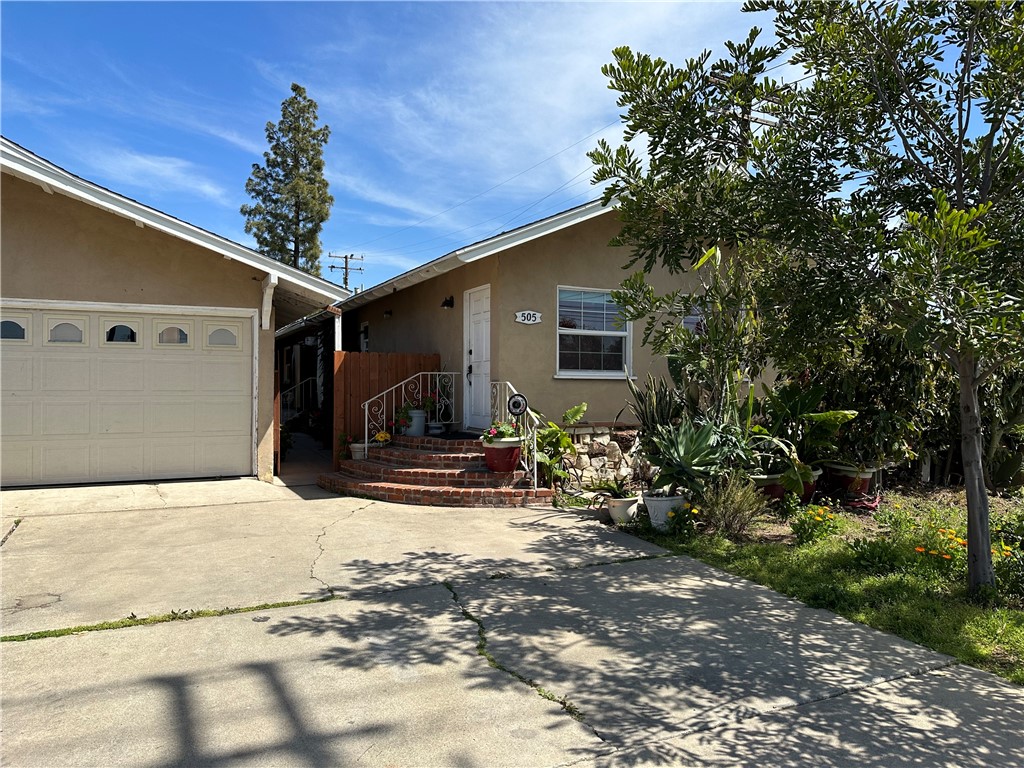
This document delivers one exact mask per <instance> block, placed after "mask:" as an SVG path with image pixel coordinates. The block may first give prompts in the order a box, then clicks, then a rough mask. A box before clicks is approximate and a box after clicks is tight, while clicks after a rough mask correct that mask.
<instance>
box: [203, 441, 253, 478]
mask: <svg viewBox="0 0 1024 768" xmlns="http://www.w3.org/2000/svg"><path fill="white" fill-rule="evenodd" d="M199 450H200V451H201V454H200V456H199V461H200V462H201V463H202V464H203V465H204V466H207V467H213V468H216V471H215V472H214V474H216V475H237V474H239V473H240V472H241V471H243V470H240V467H247V466H248V465H249V447H248V445H246V441H244V440H239V439H238V438H206V439H204V440H201V441H200V442H199Z"/></svg>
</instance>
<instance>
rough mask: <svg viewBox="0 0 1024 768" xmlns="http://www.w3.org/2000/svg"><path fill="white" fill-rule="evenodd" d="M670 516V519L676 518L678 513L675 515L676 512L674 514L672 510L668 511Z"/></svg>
mask: <svg viewBox="0 0 1024 768" xmlns="http://www.w3.org/2000/svg"><path fill="white" fill-rule="evenodd" d="M668 516H669V517H675V516H676V513H675V512H673V511H672V510H671V509H670V510H669V511H668Z"/></svg>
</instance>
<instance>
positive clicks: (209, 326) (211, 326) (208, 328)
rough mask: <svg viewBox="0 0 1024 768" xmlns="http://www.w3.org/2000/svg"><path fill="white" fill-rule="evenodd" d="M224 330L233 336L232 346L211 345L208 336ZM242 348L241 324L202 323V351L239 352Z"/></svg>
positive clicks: (206, 321)
mask: <svg viewBox="0 0 1024 768" xmlns="http://www.w3.org/2000/svg"><path fill="white" fill-rule="evenodd" d="M222 329H223V330H226V331H229V332H230V333H232V334H234V336H235V343H234V344H211V343H210V335H211V334H212V333H213V332H214V331H219V330H222ZM241 348H242V324H241V323H217V322H212V321H210V320H204V321H203V349H209V350H214V351H217V352H221V351H223V352H230V351H236V352H237V351H240V350H241Z"/></svg>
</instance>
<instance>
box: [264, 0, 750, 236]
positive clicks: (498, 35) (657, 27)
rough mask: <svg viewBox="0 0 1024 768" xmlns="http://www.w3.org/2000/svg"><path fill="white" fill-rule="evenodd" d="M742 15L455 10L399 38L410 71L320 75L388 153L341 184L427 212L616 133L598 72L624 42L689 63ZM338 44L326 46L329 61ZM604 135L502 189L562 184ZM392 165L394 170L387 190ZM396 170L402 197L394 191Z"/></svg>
mask: <svg viewBox="0 0 1024 768" xmlns="http://www.w3.org/2000/svg"><path fill="white" fill-rule="evenodd" d="M735 11H736V9H735V7H734V6H732V5H725V6H722V5H718V6H716V5H715V4H707V3H703V4H697V3H694V4H682V5H681V4H678V3H632V4H619V3H609V4H603V3H593V4H568V3H567V4H562V3H538V4H531V3H526V4H514V5H513V4H468V5H465V6H463V5H459V4H457V5H456V6H455V7H454V10H453V7H452V6H446V11H445V16H444V23H445V25H446V28H447V33H446V34H444V35H439V34H430V33H429V32H425V33H424V35H423V36H422V37H420V38H413V39H410V40H409V41H408V44H407V45H401V46H396V47H395V50H394V53H393V54H392V57H393V58H392V59H391V60H389V62H388V64H389V69H390V70H392V71H394V72H398V73H401V76H400V77H397V78H393V79H386V78H384V77H383V76H382V77H380V78H375V79H374V82H373V83H372V85H371V84H369V83H367V82H366V80H365V79H360V78H353V79H352V81H351V82H349V81H347V80H346V79H345V78H341V79H332V80H329V81H328V80H326V79H321V80H319V81H317V82H315V85H314V86H312V87H311V92H312V91H314V90H315V92H316V93H315V96H316V98H317V99H318V101H319V102H320V105H321V115H322V116H323V117H324V118H325V119H327V120H328V121H331V122H334V123H338V124H340V125H343V126H345V129H347V130H350V131H352V132H355V133H356V134H357V135H358V138H359V140H360V141H361V142H362V144H363V145H364V146H366V147H368V148H370V147H372V148H373V149H374V150H375V151H376V152H377V153H379V155H380V160H378V161H376V162H372V163H371V162H369V161H366V162H360V158H359V157H353V158H350V160H351V162H349V163H346V169H347V173H346V177H345V180H344V184H343V186H344V187H345V188H346V189H347V190H348V191H349V192H350V193H351V194H353V195H357V196H363V197H364V199H365V200H367V201H370V202H374V203H378V204H380V205H386V206H392V207H394V208H396V209H398V210H402V211H405V212H410V213H412V212H415V213H417V214H423V215H429V214H430V213H436V212H437V211H439V210H443V209H444V208H446V207H448V206H449V205H451V204H454V203H455V202H458V201H459V200H460V199H465V198H466V197H469V196H472V195H474V194H477V193H479V192H481V191H483V190H486V189H487V188H488V187H489V186H492V185H493V184H496V183H499V182H501V181H503V180H504V179H507V178H508V177H510V176H513V175H514V174H517V173H519V172H520V171H522V170H524V169H525V168H528V167H529V166H531V165H533V164H535V163H538V162H540V161H542V160H544V158H547V157H548V156H550V155H553V154H555V153H556V152H558V151H559V150H561V149H563V148H565V147H568V146H569V145H570V144H573V143H574V142H576V141H578V140H579V139H581V138H582V137H584V136H586V135H588V134H590V133H593V132H594V131H596V130H598V129H602V128H603V130H602V131H601V134H600V136H604V137H606V138H608V140H609V141H611V142H612V143H617V142H618V141H619V139H620V138H621V128H620V126H619V125H618V120H617V116H618V108H617V107H616V105H615V95H614V94H613V93H612V92H610V91H609V90H608V89H607V80H606V79H605V77H604V76H603V75H602V74H601V72H600V68H601V66H602V65H603V64H604V63H607V62H608V61H610V60H611V58H612V53H611V51H612V49H613V48H614V47H616V46H618V45H623V44H628V45H630V46H632V47H633V48H634V49H635V50H643V51H646V52H651V53H653V54H657V55H662V56H664V57H665V58H668V59H670V60H674V61H677V62H681V60H682V59H683V58H685V57H686V56H687V55H695V54H696V53H698V52H699V51H700V50H701V49H702V48H703V42H702V41H703V40H707V39H710V40H716V41H717V40H721V39H722V34H721V32H720V31H719V30H717V29H716V24H717V23H718V22H719V21H720V20H721V19H722V18H724V17H726V16H735ZM744 21H745V20H744ZM744 30H745V26H744ZM452 40H458V45H457V46H456V45H452V42H451V41H452ZM343 50H344V51H345V52H349V50H350V49H349V48H345V49H343ZM332 53H333V51H331V50H330V49H321V50H319V51H318V52H317V55H318V57H319V60H320V63H321V65H323V60H324V58H326V57H329V56H330V55H331V54H332ZM426 62H429V65H427V64H426ZM323 71H331V70H330V67H327V66H324V68H323ZM266 74H267V75H268V77H269V76H274V77H277V78H280V76H281V73H280V72H279V71H277V70H273V71H268V72H267V73H266ZM385 74H386V73H385ZM339 82H340V84H339ZM609 124H612V125H609ZM604 126H608V127H606V128H605V127H604ZM337 135H338V131H337V130H335V136H337ZM600 136H594V137H592V138H591V139H589V140H587V141H585V142H583V143H581V144H580V145H578V146H576V147H573V148H572V149H570V150H568V151H566V152H564V153H561V154H558V155H557V156H556V157H554V158H552V159H551V160H549V161H547V162H544V163H542V164H541V165H540V166H539V167H538V168H536V169H533V170H532V171H530V172H529V173H527V174H524V175H522V176H520V177H518V178H516V179H515V180H514V181H512V182H509V183H508V184H507V185H503V186H502V188H501V190H500V192H498V193H497V195H495V196H498V195H504V196H507V197H510V198H516V197H522V198H527V197H531V196H537V197H539V196H541V195H544V194H547V193H549V192H551V191H552V190H555V189H556V188H557V187H558V186H559V185H560V184H562V183H564V182H566V181H567V180H568V179H571V178H573V177H574V176H576V174H578V173H580V171H581V170H582V169H585V168H588V167H589V160H588V159H587V158H586V152H587V151H589V150H590V149H592V148H593V147H594V146H595V145H596V143H597V139H598V138H599V137H600ZM333 140H334V139H332V141H333ZM382 162H383V163H384V165H385V166H386V171H387V174H388V178H390V179H391V180H392V181H391V183H390V184H389V185H388V186H389V188H390V189H389V190H387V191H384V192H382V190H381V189H380V186H381V185H380V183H379V181H378V179H379V174H381V172H382V168H381V163H382ZM396 178H400V179H401V180H402V181H401V183H402V193H401V194H395V193H394V192H393V191H391V189H393V188H394V179H396ZM595 195H596V192H595ZM453 218H455V217H453ZM432 223H435V222H432ZM436 223H439V224H443V222H436Z"/></svg>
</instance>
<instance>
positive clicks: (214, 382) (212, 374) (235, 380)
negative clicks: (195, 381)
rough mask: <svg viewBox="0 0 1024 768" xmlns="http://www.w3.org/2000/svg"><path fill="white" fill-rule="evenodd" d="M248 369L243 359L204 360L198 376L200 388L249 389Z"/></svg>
mask: <svg viewBox="0 0 1024 768" xmlns="http://www.w3.org/2000/svg"><path fill="white" fill-rule="evenodd" d="M249 386H250V376H249V371H248V370H246V366H245V364H244V362H243V361H241V360H239V359H237V358H236V359H233V360H204V361H203V366H202V374H201V377H200V389H201V390H202V391H203V392H238V393H244V392H248V391H249Z"/></svg>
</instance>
